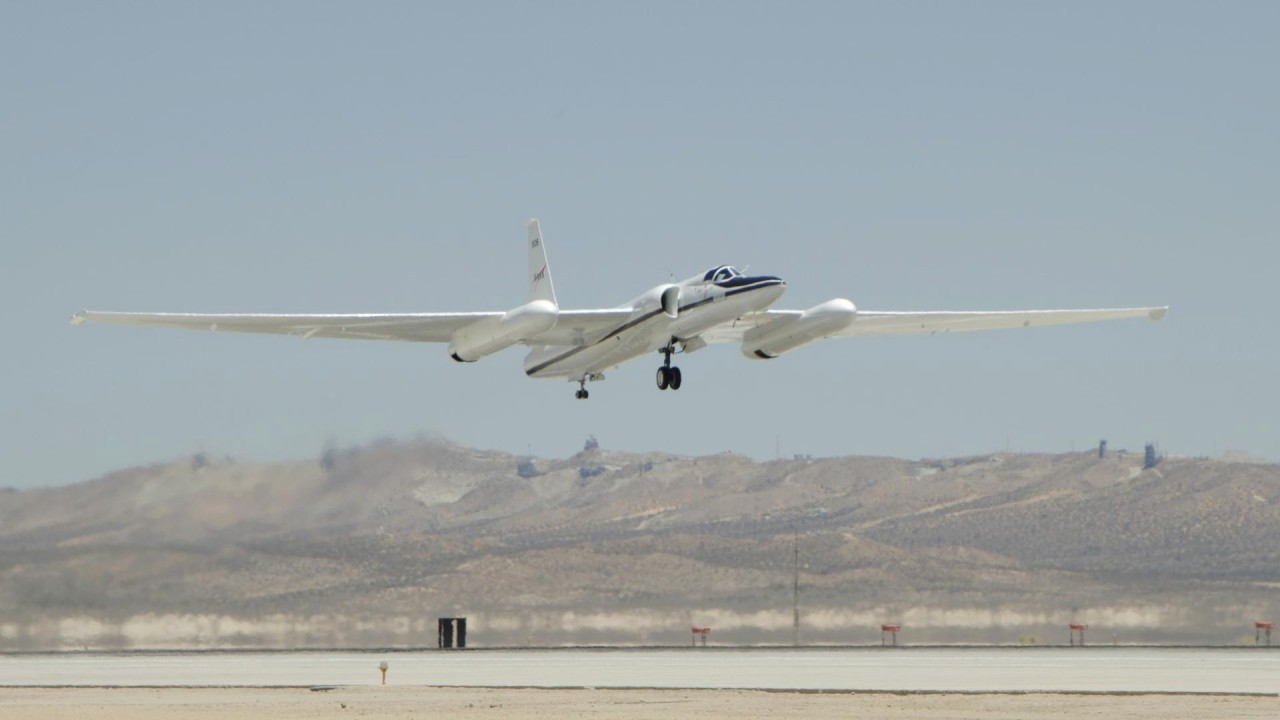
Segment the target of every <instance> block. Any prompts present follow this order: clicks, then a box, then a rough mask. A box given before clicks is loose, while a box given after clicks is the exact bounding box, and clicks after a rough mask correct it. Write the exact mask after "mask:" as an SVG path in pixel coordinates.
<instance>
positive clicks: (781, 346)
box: [742, 298, 858, 360]
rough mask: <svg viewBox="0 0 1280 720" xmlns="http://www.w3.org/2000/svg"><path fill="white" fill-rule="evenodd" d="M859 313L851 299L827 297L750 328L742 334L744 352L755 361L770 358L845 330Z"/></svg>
mask: <svg viewBox="0 0 1280 720" xmlns="http://www.w3.org/2000/svg"><path fill="white" fill-rule="evenodd" d="M857 316H858V309H857V308H856V307H854V304H853V303H852V302H849V301H848V300H845V299H844V298H836V299H834V300H828V301H826V302H824V303H822V304H820V305H814V306H813V307H811V308H809V309H808V310H805V311H804V312H802V313H800V314H799V315H795V316H792V317H783V318H778V319H776V320H773V321H770V322H768V323H766V324H764V325H761V326H759V327H756V328H752V329H751V330H748V331H747V333H746V334H745V335H744V336H743V337H742V354H743V355H746V356H747V357H749V358H751V359H753V360H770V359H773V358H776V357H778V356H779V355H781V354H782V353H784V352H787V351H788V350H794V349H796V348H798V347H800V346H801V345H807V344H809V343H811V342H813V341H814V340H821V339H823V338H825V337H830V336H831V335H834V334H835V333H838V332H840V331H841V330H844V329H845V328H847V327H849V325H850V324H851V323H853V321H854V319H855V318H857Z"/></svg>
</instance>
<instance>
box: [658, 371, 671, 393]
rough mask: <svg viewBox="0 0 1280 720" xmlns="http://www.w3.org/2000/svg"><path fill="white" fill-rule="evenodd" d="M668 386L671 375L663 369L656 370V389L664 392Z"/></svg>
mask: <svg viewBox="0 0 1280 720" xmlns="http://www.w3.org/2000/svg"><path fill="white" fill-rule="evenodd" d="M670 384H671V373H670V372H669V371H668V370H667V369H666V368H665V367H660V368H658V389H659V390H666V389H667V386H668V385H670Z"/></svg>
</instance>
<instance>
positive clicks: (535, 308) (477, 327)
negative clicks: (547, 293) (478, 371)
mask: <svg viewBox="0 0 1280 720" xmlns="http://www.w3.org/2000/svg"><path fill="white" fill-rule="evenodd" d="M559 315H560V310H559V308H557V307H556V305H555V303H553V302H551V301H550V300H533V301H531V302H528V303H526V304H524V305H521V306H520V307H518V308H515V309H514V310H508V311H507V312H505V313H503V314H502V316H501V317H493V318H485V319H483V320H479V321H477V322H473V323H470V324H469V325H465V326H463V327H461V328H459V329H458V331H457V332H455V333H454V334H453V342H451V343H450V344H449V356H450V357H452V358H453V359H454V360H457V361H458V362H475V361H476V360H479V359H480V358H482V357H484V356H485V355H492V354H493V353H496V352H498V351H499V350H502V349H504V348H508V347H511V346H512V345H515V344H516V343H519V342H523V341H525V340H529V339H532V338H534V337H537V336H538V335H541V334H542V333H545V332H547V331H549V330H551V329H552V328H554V327H555V326H556V321H557V320H558V319H559Z"/></svg>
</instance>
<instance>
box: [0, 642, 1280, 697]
mask: <svg viewBox="0 0 1280 720" xmlns="http://www.w3.org/2000/svg"><path fill="white" fill-rule="evenodd" d="M384 660H385V661H386V662H387V663H388V665H389V670H388V673H387V680H388V682H389V684H392V685H396V686H412V685H419V686H464V687H598V688H743V689H787V690H845V691H849V690H867V691H958V692H1034V691H1047V692H1135V693H1136V692H1177V693H1186V692H1194V693H1271V694H1280V648H1276V649H1274V650H1272V649H1267V648H1218V649H1201V648H1125V647H1119V648H1116V647H1086V648H1079V647H1077V648H900V649H893V648H886V649H882V648H878V647H877V648H841V649H808V648H800V649H775V648H750V649H730V648H706V649H702V648H698V649H694V648H684V649H674V648H673V649H618V650H612V649H546V650H478V651H477V650H465V651H416V652H395V651H386V652H251V653H174V654H164V653H119V654H96V653H54V654H19V655H0V685H7V686H172V687H180V686H238V687H278V686H326V685H333V686H358V685H376V684H378V682H379V681H380V677H381V676H380V674H379V671H378V665H379V663H381V662H382V661H384Z"/></svg>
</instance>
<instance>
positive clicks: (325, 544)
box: [0, 441, 1280, 649]
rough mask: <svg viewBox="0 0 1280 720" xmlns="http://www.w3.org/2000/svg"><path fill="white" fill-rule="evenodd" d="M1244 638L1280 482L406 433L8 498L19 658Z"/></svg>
mask: <svg viewBox="0 0 1280 720" xmlns="http://www.w3.org/2000/svg"><path fill="white" fill-rule="evenodd" d="M797 542H798V545H799V549H800V561H801V571H800V585H801V599H800V600H801V606H802V614H803V618H804V619H803V621H802V634H803V638H804V639H805V640H807V641H810V642H867V641H873V640H875V641H878V637H879V635H878V629H877V628H878V625H879V623H880V622H888V621H896V622H903V623H904V624H906V625H907V626H908V627H909V628H910V629H911V632H912V635H911V636H910V637H911V638H912V639H913V640H916V641H1003V642H1009V641H1014V640H1015V639H1017V638H1019V637H1022V638H1023V639H1024V640H1026V639H1028V638H1029V637H1032V636H1034V637H1036V638H1037V639H1041V641H1045V640H1051V641H1054V642H1057V641H1060V640H1061V639H1062V638H1059V637H1057V636H1058V635H1065V632H1064V631H1062V630H1061V628H1062V627H1064V626H1065V624H1066V623H1067V622H1069V621H1072V620H1079V621H1084V622H1089V623H1091V624H1092V625H1093V626H1094V627H1095V628H1099V629H1101V628H1106V629H1105V630H1102V632H1105V633H1106V635H1105V636H1106V637H1108V638H1115V639H1116V640H1118V641H1128V642H1137V641H1166V640H1176V641H1195V642H1232V641H1236V640H1237V639H1239V638H1240V637H1241V636H1242V635H1243V634H1245V633H1250V632H1251V629H1252V621H1253V620H1254V619H1268V618H1270V617H1272V616H1274V615H1277V614H1280V597H1277V592H1276V588H1277V587H1280V467H1278V466H1275V465H1250V464H1237V463H1226V462H1220V461H1211V460H1170V461H1166V462H1164V463H1162V464H1160V465H1159V466H1158V467H1156V468H1154V469H1148V470H1144V469H1143V466H1142V458H1141V457H1140V456H1134V455H1128V454H1123V453H1117V454H1113V455H1111V456H1109V457H1107V458H1098V457H1097V456H1096V454H1095V453H1071V454H1061V455H1020V454H1015V455H1011V454H996V455H990V456H983V457H974V458H963V459H954V460H939V461H908V460H899V459H893V458H867V457H846V458H830V459H812V460H810V459H797V460H779V461H773V462H756V461H753V460H751V459H749V458H746V457H741V456H737V455H731V454H723V455H715V456H710V457H698V458H686V457H676V456H671V455H663V454H630V453H617V452H609V451H606V450H601V449H599V448H595V449H590V450H584V451H583V452H582V453H579V454H577V455H575V456H573V457H570V458H565V459H552V460H548V459H534V460H530V459H526V458H519V457H515V456H511V455H508V454H505V453H498V452H489V451H481V450H473V449H469V448H464V447H459V446H456V445H453V444H450V443H446V442H439V441H418V442H382V443H378V444H375V445H373V446H369V447H364V448H357V449H351V450H346V451H328V452H326V453H325V454H324V455H323V456H322V457H320V458H318V459H308V460H305V461H296V462H282V463H248V462H235V461H230V460H214V459H210V458H207V457H204V456H195V457H192V458H185V459H182V460H181V461H174V462H170V463H165V464H158V465H153V466H148V467H139V468H131V469H128V470H123V471H120V472H116V473H112V474H110V475H108V476H106V477H103V478H100V479H97V480H94V481H90V482H86V483H82V484H78V485H73V486H68V487H61V488H54V489H45V490H30V491H9V492H4V493H0V612H2V613H3V620H0V649H4V648H5V647H12V648H31V647H62V646H67V645H73V646H93V647H116V646H148V647H156V646H166V647H167V646H210V645H227V644H234V645H250V646H252V645H265V646H302V645H323V646H339V645H360V644H408V645H421V644H430V643H433V642H434V618H435V617H437V616H442V615H453V614H465V615H468V616H469V617H471V618H472V624H473V630H472V637H473V642H477V643H481V644H484V643H487V644H507V643H535V644H546V643H566V642H661V643H668V642H670V643H679V642H686V641H687V639H686V634H687V632H688V626H689V624H690V623H695V622H696V623H705V624H711V625H712V626H713V627H714V628H715V632H716V636H715V637H716V638H717V639H719V640H721V641H725V642H787V641H789V640H790V635H791V603H792V595H791V592H792V590H791V588H792V575H793V570H794V568H793V552H794V546H795V545H794V544H795V543H797Z"/></svg>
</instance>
